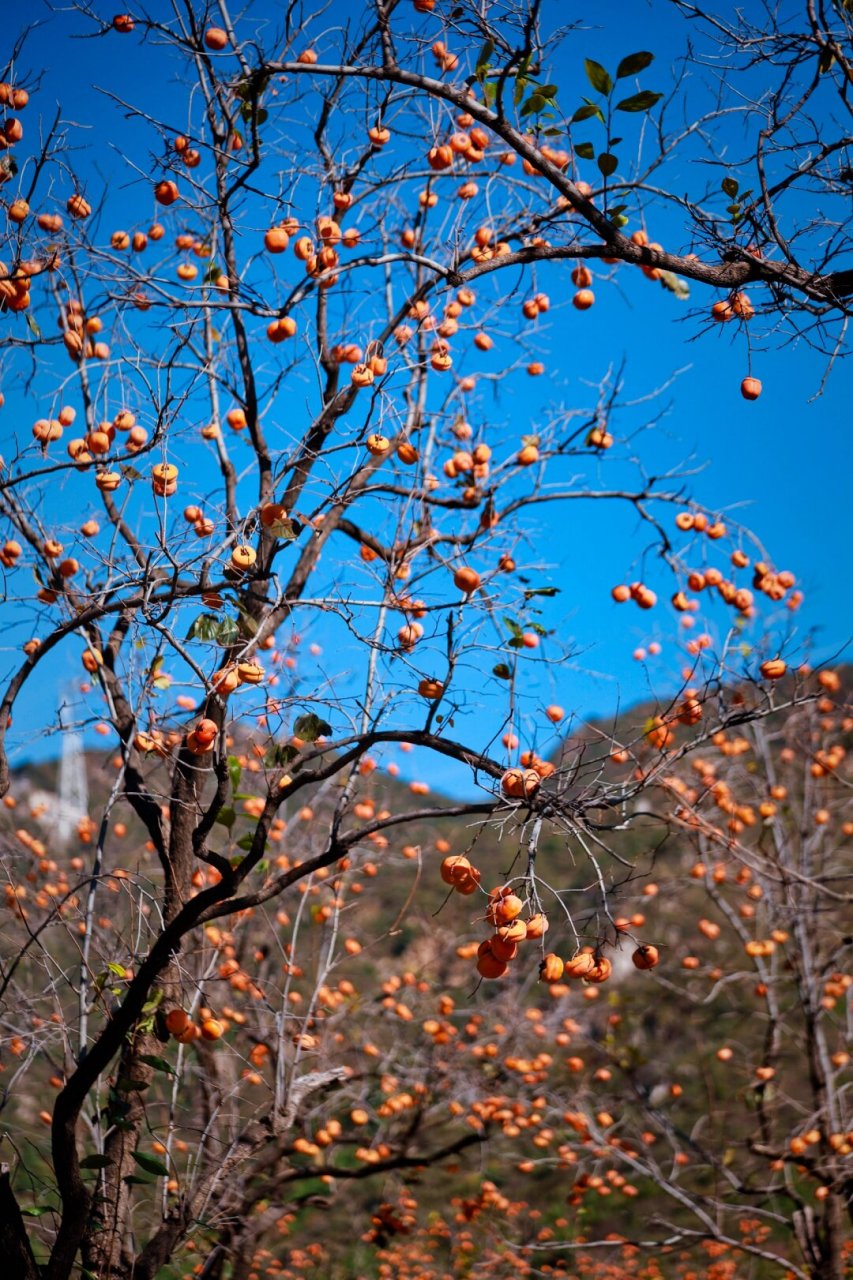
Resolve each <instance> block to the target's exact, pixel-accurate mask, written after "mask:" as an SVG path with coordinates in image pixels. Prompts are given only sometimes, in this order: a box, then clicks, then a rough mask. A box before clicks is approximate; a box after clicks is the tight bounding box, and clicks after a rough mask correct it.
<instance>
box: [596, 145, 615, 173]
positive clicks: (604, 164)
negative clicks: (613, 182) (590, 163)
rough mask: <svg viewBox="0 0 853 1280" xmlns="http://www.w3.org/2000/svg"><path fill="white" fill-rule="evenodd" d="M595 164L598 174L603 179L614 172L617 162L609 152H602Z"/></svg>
mask: <svg viewBox="0 0 853 1280" xmlns="http://www.w3.org/2000/svg"><path fill="white" fill-rule="evenodd" d="M596 164H597V165H598V169H599V172H600V173H602V174H603V175H604V177H605V178H609V177H610V175H611V173H615V172H616V168H617V166H618V164H619V161H618V160H617V159H616V157H615V156H614V155H612V154H611V152H609V151H602V153H601V155H600V156H599V157H598V159H597V160H596Z"/></svg>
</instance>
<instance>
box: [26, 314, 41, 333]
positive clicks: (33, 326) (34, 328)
mask: <svg viewBox="0 0 853 1280" xmlns="http://www.w3.org/2000/svg"><path fill="white" fill-rule="evenodd" d="M27 328H28V329H29V331H30V333H31V334H32V335H33V337H34V338H40V337H41V329H40V328H39V327H38V324H37V323H36V319H35V316H31V315H30V313H29V311H28V312H27Z"/></svg>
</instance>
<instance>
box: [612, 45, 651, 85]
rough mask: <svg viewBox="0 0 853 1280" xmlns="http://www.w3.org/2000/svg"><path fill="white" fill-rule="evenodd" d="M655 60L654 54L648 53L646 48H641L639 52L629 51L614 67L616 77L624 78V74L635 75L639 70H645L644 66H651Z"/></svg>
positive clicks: (618, 78)
mask: <svg viewBox="0 0 853 1280" xmlns="http://www.w3.org/2000/svg"><path fill="white" fill-rule="evenodd" d="M654 60H655V55H654V54H653V53H649V52H648V50H641V51H640V53H629V54H628V56H627V58H623V59H622V61H621V62H620V63H619V66H618V67H617V68H616V79H617V80H624V79H625V77H626V76H637V75H639V74H640V72H641V71H645V69H646V67H649V66H651V64H652V63H653V62H654Z"/></svg>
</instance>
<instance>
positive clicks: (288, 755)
mask: <svg viewBox="0 0 853 1280" xmlns="http://www.w3.org/2000/svg"><path fill="white" fill-rule="evenodd" d="M298 755H299V751H298V750H297V748H296V747H294V746H291V744H290V743H289V742H288V743H276V745H275V746H274V747H270V749H269V751H268V752H267V754H266V755H265V756H264V764H265V765H266V766H267V768H269V769H277V768H280V767H281V766H282V765H285V764H290V762H291V760H295V759H296V757H297V756H298Z"/></svg>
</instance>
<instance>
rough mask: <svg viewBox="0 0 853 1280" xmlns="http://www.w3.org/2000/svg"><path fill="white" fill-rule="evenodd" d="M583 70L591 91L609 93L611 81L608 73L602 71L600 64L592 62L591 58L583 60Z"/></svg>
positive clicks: (611, 86) (611, 85)
mask: <svg viewBox="0 0 853 1280" xmlns="http://www.w3.org/2000/svg"><path fill="white" fill-rule="evenodd" d="M583 65H584V68H585V69H586V77H587V79H588V80H589V83H590V84H591V85H592V87H593V89H595V90H597V91H598V93H610V90H611V89H612V88H613V81H612V79H611V77H610V74H609V72H607V71H605V70H604V67H603V66H602V65H601V63H600V62H594V61H593V60H592V58H584V60H583Z"/></svg>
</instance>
